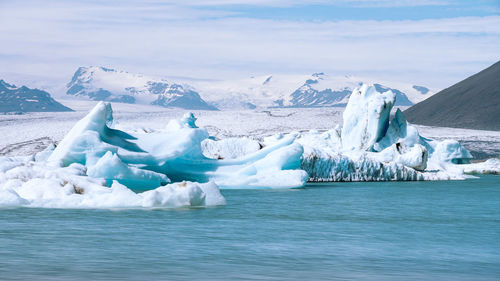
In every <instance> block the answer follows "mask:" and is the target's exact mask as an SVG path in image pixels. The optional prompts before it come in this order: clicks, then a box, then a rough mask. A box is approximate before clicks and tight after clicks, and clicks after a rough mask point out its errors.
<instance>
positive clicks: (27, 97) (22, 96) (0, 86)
mask: <svg viewBox="0 0 500 281" xmlns="http://www.w3.org/2000/svg"><path fill="white" fill-rule="evenodd" d="M42 111H44V112H52V111H73V110H72V109H70V108H68V107H66V106H64V105H62V104H60V103H58V102H57V101H55V100H54V99H53V98H52V97H51V96H50V94H49V93H47V92H45V91H42V90H38V89H30V88H28V87H26V86H22V87H16V86H14V85H11V84H9V83H7V82H5V81H3V80H0V112H42Z"/></svg>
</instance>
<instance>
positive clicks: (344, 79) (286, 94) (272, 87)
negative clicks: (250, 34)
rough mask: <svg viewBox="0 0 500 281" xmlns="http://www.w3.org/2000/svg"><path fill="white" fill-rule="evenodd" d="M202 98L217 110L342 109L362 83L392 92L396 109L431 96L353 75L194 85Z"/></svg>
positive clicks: (275, 77) (420, 90)
mask: <svg viewBox="0 0 500 281" xmlns="http://www.w3.org/2000/svg"><path fill="white" fill-rule="evenodd" d="M193 83H194V84H193V86H194V87H195V88H196V89H197V91H198V92H199V93H200V95H202V97H203V98H204V99H205V100H207V101H209V102H210V103H212V104H215V105H216V106H217V107H219V108H255V107H325V106H345V105H346V104H347V101H348V99H349V96H350V95H351V93H352V90H353V89H354V88H356V87H358V86H359V85H361V84H362V83H369V84H373V85H374V86H375V88H376V89H377V91H380V92H384V91H387V90H392V91H393V92H394V93H395V94H396V97H397V103H396V105H397V106H411V105H413V104H415V103H418V102H420V101H422V100H424V99H426V98H427V97H429V96H431V95H433V94H434V91H431V90H429V89H428V88H426V87H423V86H417V85H412V84H408V83H399V82H387V81H379V80H376V79H370V78H361V77H354V76H329V75H326V74H324V73H314V74H312V75H269V76H260V77H251V78H249V79H242V80H233V81H231V80H228V81H204V82H193Z"/></svg>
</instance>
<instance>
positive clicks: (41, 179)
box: [0, 157, 226, 208]
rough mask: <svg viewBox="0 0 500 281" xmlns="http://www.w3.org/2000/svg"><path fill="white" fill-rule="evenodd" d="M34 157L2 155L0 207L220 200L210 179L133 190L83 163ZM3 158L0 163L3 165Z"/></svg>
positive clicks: (157, 204)
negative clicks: (90, 171) (94, 172)
mask: <svg viewBox="0 0 500 281" xmlns="http://www.w3.org/2000/svg"><path fill="white" fill-rule="evenodd" d="M33 160H34V159H33V158H29V157H27V158H15V157H1V158H0V166H4V167H5V166H6V165H5V163H8V164H9V165H8V166H9V168H7V169H4V170H2V172H0V207H19V206H24V207H41V208H174V207H198V206H215V205H224V204H225V203H226V202H225V199H224V197H223V196H222V195H221V194H220V192H219V188H218V187H217V185H216V184H215V183H213V182H209V183H205V184H198V183H193V182H180V183H175V184H169V185H165V186H161V187H157V188H155V189H152V190H149V191H145V192H142V193H136V192H134V191H132V190H131V189H129V188H127V187H126V186H124V185H122V184H120V183H118V182H117V181H112V183H111V186H110V187H108V184H107V182H106V180H105V179H103V178H93V177H90V176H87V174H86V173H87V169H86V167H85V166H83V165H81V164H77V163H73V164H71V165H69V166H67V167H54V166H53V165H48V164H47V163H46V162H43V161H42V162H36V161H33ZM2 164H4V165H2Z"/></svg>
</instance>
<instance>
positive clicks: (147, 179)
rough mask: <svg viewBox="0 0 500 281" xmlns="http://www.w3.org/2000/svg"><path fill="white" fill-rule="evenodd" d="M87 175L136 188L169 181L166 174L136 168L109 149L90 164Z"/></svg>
mask: <svg viewBox="0 0 500 281" xmlns="http://www.w3.org/2000/svg"><path fill="white" fill-rule="evenodd" d="M87 175H88V176H90V177H94V178H103V179H105V180H106V181H107V182H108V185H109V183H111V182H112V181H113V180H117V181H118V182H119V183H121V184H124V185H126V186H127V187H129V188H132V189H136V190H141V189H142V190H145V189H152V188H156V187H158V186H161V185H165V184H167V183H169V182H170V180H169V179H168V177H167V176H165V175H163V174H159V173H155V172H153V171H148V170H143V169H138V168H136V167H134V166H131V165H127V164H125V163H123V162H122V161H121V159H120V157H118V155H116V154H114V153H113V152H111V151H108V152H106V154H104V156H102V157H101V158H100V159H99V160H98V161H97V163H95V164H94V165H93V166H90V167H89V168H88V170H87Z"/></svg>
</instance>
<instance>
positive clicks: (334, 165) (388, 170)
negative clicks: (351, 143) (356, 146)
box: [301, 154, 424, 182]
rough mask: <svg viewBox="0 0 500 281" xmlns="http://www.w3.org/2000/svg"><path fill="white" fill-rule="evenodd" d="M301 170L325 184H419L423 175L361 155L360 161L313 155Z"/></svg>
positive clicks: (410, 169) (307, 159) (304, 159)
mask: <svg viewBox="0 0 500 281" xmlns="http://www.w3.org/2000/svg"><path fill="white" fill-rule="evenodd" d="M301 168H302V169H304V170H305V171H307V173H308V174H309V180H310V181H315V182H323V181H415V180H423V179H424V176H423V174H421V173H419V172H418V171H416V170H415V169H412V168H409V167H405V166H404V165H402V164H399V163H396V162H388V163H382V162H380V161H377V160H374V159H372V158H370V157H367V156H366V155H365V154H361V155H360V156H359V157H357V158H355V157H354V158H350V157H348V156H346V155H342V154H337V155H328V154H322V155H318V154H310V155H304V156H303V158H302V165H301Z"/></svg>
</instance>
